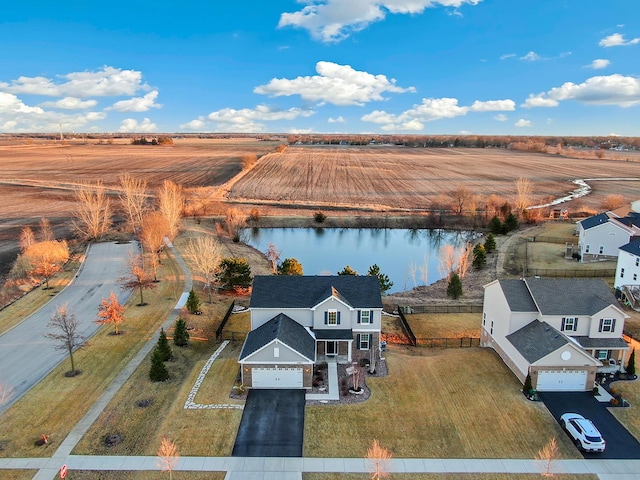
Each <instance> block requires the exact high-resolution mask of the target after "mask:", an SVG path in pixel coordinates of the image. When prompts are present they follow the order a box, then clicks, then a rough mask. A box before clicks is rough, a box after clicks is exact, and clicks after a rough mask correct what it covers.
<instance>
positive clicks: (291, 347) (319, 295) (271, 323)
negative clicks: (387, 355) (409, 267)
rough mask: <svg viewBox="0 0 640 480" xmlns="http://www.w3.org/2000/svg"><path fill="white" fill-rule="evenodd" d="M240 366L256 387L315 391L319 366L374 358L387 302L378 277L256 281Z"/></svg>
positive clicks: (275, 277) (245, 381)
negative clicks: (314, 377)
mask: <svg viewBox="0 0 640 480" xmlns="http://www.w3.org/2000/svg"><path fill="white" fill-rule="evenodd" d="M249 308H250V310H251V331H250V332H249V334H248V335H247V338H246V340H245V343H244V346H243V348H242V352H241V353H240V358H239V362H240V365H241V371H242V382H243V384H244V385H245V386H247V387H253V388H311V381H312V376H313V365H314V364H315V363H317V362H323V361H337V362H339V363H351V362H352V361H357V360H359V359H360V358H367V359H369V358H372V357H373V356H374V354H375V355H377V351H378V350H379V348H380V330H381V321H382V320H381V316H382V297H381V294H380V284H379V282H378V278H377V277H374V276H352V275H338V276H288V275H269V276H256V277H255V278H254V279H253V290H252V293H251V302H250V304H249Z"/></svg>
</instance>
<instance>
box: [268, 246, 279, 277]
mask: <svg viewBox="0 0 640 480" xmlns="http://www.w3.org/2000/svg"><path fill="white" fill-rule="evenodd" d="M265 255H266V256H267V260H269V262H270V263H271V271H273V273H278V260H279V259H280V252H279V251H278V249H277V248H276V246H275V245H274V244H273V243H269V246H268V247H267V251H266V252H265Z"/></svg>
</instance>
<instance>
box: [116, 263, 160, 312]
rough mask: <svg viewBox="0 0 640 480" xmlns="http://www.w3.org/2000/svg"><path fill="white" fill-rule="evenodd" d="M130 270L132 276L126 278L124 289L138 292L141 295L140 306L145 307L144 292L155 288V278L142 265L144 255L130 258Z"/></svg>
mask: <svg viewBox="0 0 640 480" xmlns="http://www.w3.org/2000/svg"><path fill="white" fill-rule="evenodd" d="M129 268H130V269H131V276H130V277H127V278H124V279H123V280H124V283H123V285H122V286H123V288H125V289H126V290H131V291H132V292H133V291H135V290H138V292H139V293H140V303H139V304H138V306H144V305H146V303H145V302H144V295H143V291H144V290H149V289H152V288H155V287H156V286H155V284H154V283H153V278H152V277H151V275H149V274H148V273H147V272H146V271H145V269H144V265H143V264H142V255H135V256H132V257H131V258H129Z"/></svg>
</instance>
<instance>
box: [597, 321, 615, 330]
mask: <svg viewBox="0 0 640 480" xmlns="http://www.w3.org/2000/svg"><path fill="white" fill-rule="evenodd" d="M600 331H601V332H613V318H603V319H601V320H600Z"/></svg>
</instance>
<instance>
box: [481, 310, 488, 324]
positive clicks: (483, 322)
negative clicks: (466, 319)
mask: <svg viewBox="0 0 640 480" xmlns="http://www.w3.org/2000/svg"><path fill="white" fill-rule="evenodd" d="M486 325H487V312H482V326H483V327H485V326H486Z"/></svg>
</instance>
